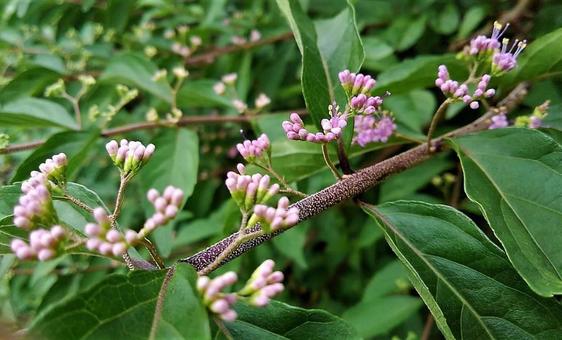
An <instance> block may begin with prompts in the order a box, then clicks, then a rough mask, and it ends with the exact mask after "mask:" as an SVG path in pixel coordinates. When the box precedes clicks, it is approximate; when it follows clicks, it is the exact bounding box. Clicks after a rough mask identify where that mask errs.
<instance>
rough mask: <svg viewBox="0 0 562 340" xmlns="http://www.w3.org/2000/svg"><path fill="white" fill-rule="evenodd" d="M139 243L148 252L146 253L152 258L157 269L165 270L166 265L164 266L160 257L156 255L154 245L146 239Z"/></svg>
mask: <svg viewBox="0 0 562 340" xmlns="http://www.w3.org/2000/svg"><path fill="white" fill-rule="evenodd" d="M141 242H142V244H143V245H144V247H145V248H146V250H148V252H149V253H150V257H152V260H153V261H154V263H155V264H156V265H157V266H158V268H159V269H163V268H165V267H166V265H165V264H164V261H163V260H162V258H161V257H160V254H158V251H157V250H156V247H154V244H152V242H150V240H149V239H147V238H144V239H143V240H142V241H141Z"/></svg>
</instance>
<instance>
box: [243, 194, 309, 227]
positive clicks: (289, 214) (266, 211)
mask: <svg viewBox="0 0 562 340" xmlns="http://www.w3.org/2000/svg"><path fill="white" fill-rule="evenodd" d="M298 221H299V209H298V208H295V207H293V208H289V199H288V198H287V197H281V198H280V199H279V201H278V202H277V209H276V208H273V207H268V206H267V205H265V204H257V205H255V206H254V214H253V215H252V217H251V218H250V220H249V221H248V225H249V226H252V225H255V224H256V223H258V222H259V223H260V226H261V228H262V229H263V230H264V231H265V232H271V231H276V230H279V229H282V228H288V227H291V226H293V225H295V224H297V222H298Z"/></svg>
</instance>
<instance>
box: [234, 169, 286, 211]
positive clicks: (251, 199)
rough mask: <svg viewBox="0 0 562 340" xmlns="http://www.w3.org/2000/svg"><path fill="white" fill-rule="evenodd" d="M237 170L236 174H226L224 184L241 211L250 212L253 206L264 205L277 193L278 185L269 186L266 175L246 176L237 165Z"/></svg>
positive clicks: (243, 170) (268, 179)
mask: <svg viewBox="0 0 562 340" xmlns="http://www.w3.org/2000/svg"><path fill="white" fill-rule="evenodd" d="M237 169H238V173H236V172H234V171H229V172H228V173H227V174H226V176H227V179H226V181H225V184H226V187H227V188H228V190H229V191H230V194H231V195H232V198H233V199H234V201H235V202H236V204H238V206H239V207H240V209H242V211H245V212H248V211H251V209H252V207H253V206H254V205H256V204H264V203H266V202H267V201H268V200H269V199H270V198H271V197H273V196H274V195H275V194H277V192H279V184H277V183H275V184H273V185H270V178H269V176H268V175H262V174H254V175H252V176H250V175H246V174H245V171H246V170H245V167H244V165H243V164H238V165H237Z"/></svg>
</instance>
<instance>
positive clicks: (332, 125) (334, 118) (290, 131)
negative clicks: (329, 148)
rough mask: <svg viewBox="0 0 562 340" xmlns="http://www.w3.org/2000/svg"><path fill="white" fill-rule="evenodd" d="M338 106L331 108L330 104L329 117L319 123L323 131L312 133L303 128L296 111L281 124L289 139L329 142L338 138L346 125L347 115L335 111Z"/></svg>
mask: <svg viewBox="0 0 562 340" xmlns="http://www.w3.org/2000/svg"><path fill="white" fill-rule="evenodd" d="M337 110H338V107H335V109H333V106H332V105H330V115H331V118H330V119H322V121H321V125H322V129H323V130H324V132H317V133H312V132H309V131H308V130H307V129H305V128H304V122H303V121H302V119H301V117H300V116H299V115H298V113H296V112H293V113H291V116H290V121H284V122H283V124H282V126H283V130H285V133H286V134H287V138H289V139H291V140H302V141H307V142H311V143H320V144H322V143H329V142H331V141H334V140H336V139H338V138H339V137H340V135H341V133H342V129H343V128H344V127H345V126H346V125H347V115H344V114H342V113H340V112H337Z"/></svg>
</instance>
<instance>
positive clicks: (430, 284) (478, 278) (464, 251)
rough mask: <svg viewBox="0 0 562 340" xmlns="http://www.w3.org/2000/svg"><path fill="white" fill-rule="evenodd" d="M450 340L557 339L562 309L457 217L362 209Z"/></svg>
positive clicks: (404, 204)
mask: <svg viewBox="0 0 562 340" xmlns="http://www.w3.org/2000/svg"><path fill="white" fill-rule="evenodd" d="M362 206H363V209H364V210H365V211H366V212H367V213H368V214H369V215H371V216H372V217H374V218H375V219H376V220H377V221H378V222H379V225H380V226H381V228H382V229H383V230H384V232H385V234H386V238H387V241H388V243H389V244H390V246H391V248H392V250H393V251H394V252H395V253H396V254H397V255H398V258H399V259H400V260H401V261H402V263H403V264H404V265H405V266H406V268H407V269H408V271H409V273H410V280H411V281H412V284H413V285H414V287H415V288H416V290H417V291H418V293H419V294H420V296H421V298H422V299H423V300H424V302H425V303H426V305H427V306H428V307H429V309H430V311H431V313H432V314H433V317H434V318H435V321H436V323H437V326H438V327H439V329H440V330H441V332H442V333H443V335H444V336H445V338H446V339H455V338H457V339H515V338H517V339H527V338H529V339H530V338H537V339H556V338H560V337H561V336H562V320H561V319H560V315H562V314H561V313H562V307H561V306H560V304H558V303H557V302H556V300H554V299H547V298H542V297H540V296H537V295H535V294H534V293H533V292H532V291H531V290H530V289H529V288H528V287H527V285H526V284H525V282H524V281H523V280H522V279H521V277H519V275H518V274H517V272H516V271H515V270H514V269H513V267H511V264H510V262H509V260H508V259H507V257H506V256H505V254H504V253H503V252H502V251H501V250H500V249H499V248H498V247H497V246H496V245H494V244H493V243H492V242H491V241H490V240H488V238H487V237H486V236H485V235H484V234H483V233H482V232H481V231H480V230H479V229H478V227H477V226H476V225H475V224H474V223H473V222H472V221H471V220H470V219H469V218H467V217H466V216H464V215H463V214H462V213H460V212H459V211H457V210H455V209H453V208H451V207H448V206H443V205H434V204H428V203H422V202H414V201H400V202H395V203H386V204H383V205H381V206H380V207H374V206H371V205H368V204H363V205H362Z"/></svg>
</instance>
